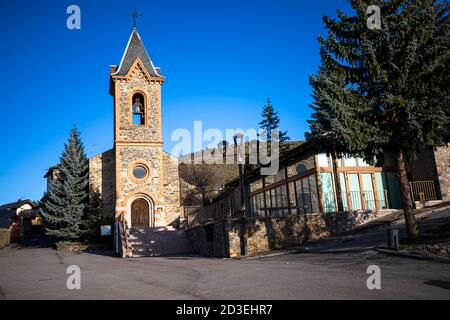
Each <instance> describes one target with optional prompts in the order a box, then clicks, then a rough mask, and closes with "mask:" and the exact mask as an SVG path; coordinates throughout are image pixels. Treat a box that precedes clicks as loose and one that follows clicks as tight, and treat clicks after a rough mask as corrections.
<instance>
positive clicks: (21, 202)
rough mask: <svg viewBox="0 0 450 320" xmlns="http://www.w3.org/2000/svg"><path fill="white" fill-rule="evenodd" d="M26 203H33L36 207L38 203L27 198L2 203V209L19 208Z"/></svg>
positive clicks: (0, 208)
mask: <svg viewBox="0 0 450 320" xmlns="http://www.w3.org/2000/svg"><path fill="white" fill-rule="evenodd" d="M24 204H29V205H31V207H33V208H36V204H35V203H34V202H33V201H31V200H29V199H26V200H18V201H16V202H11V203H7V204H4V205H1V206H0V210H7V209H17V208H20V207H21V206H23V205H24Z"/></svg>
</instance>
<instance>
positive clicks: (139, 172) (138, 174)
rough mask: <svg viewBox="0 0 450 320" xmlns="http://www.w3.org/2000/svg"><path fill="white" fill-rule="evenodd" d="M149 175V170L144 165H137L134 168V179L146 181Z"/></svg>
mask: <svg viewBox="0 0 450 320" xmlns="http://www.w3.org/2000/svg"><path fill="white" fill-rule="evenodd" d="M147 174H148V171H147V168H146V167H144V166H143V165H137V166H135V167H134V168H133V177H135V178H136V179H138V180H141V179H144V178H145V177H146V176H147Z"/></svg>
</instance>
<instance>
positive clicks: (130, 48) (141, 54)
mask: <svg viewBox="0 0 450 320" xmlns="http://www.w3.org/2000/svg"><path fill="white" fill-rule="evenodd" d="M137 58H139V59H140V60H141V61H142V63H143V64H144V67H145V69H146V70H147V72H148V73H149V74H150V75H151V76H152V77H163V76H162V75H161V73H160V72H161V70H160V69H159V68H156V67H155V66H154V65H153V62H152V60H151V59H150V56H149V55H148V53H147V50H146V49H145V46H144V44H143V43H142V39H141V36H140V35H139V33H138V31H137V29H136V27H134V28H133V31H132V32H131V35H130V39H129V40H128V44H127V47H126V49H125V52H124V54H123V56H122V60H121V61H120V65H119V67H118V68H117V71H116V72H114V73H113V74H112V75H113V76H124V75H126V74H127V73H128V71H129V70H130V68H131V66H132V65H133V63H134V62H135V61H136V59H137Z"/></svg>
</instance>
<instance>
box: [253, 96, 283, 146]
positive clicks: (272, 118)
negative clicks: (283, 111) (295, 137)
mask: <svg viewBox="0 0 450 320" xmlns="http://www.w3.org/2000/svg"><path fill="white" fill-rule="evenodd" d="M261 116H262V118H263V119H262V120H261V122H260V123H259V127H260V128H261V129H262V130H263V131H264V136H263V137H262V138H263V139H267V141H272V139H273V137H272V131H273V130H278V142H280V144H281V143H282V142H284V141H287V140H290V138H289V137H288V135H287V131H280V130H279V126H280V117H279V116H278V112H277V111H275V108H274V106H273V105H272V103H271V102H270V98H267V103H266V104H265V105H264V107H263V111H262V114H261Z"/></svg>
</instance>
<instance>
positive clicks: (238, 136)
mask: <svg viewBox="0 0 450 320" xmlns="http://www.w3.org/2000/svg"><path fill="white" fill-rule="evenodd" d="M233 140H234V145H235V146H236V149H237V161H238V167H239V186H240V189H241V212H242V213H243V215H244V216H245V198H244V196H245V194H244V172H243V164H242V162H243V161H242V157H241V145H242V141H243V140H244V135H243V134H242V133H236V134H235V135H234V137H233Z"/></svg>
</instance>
